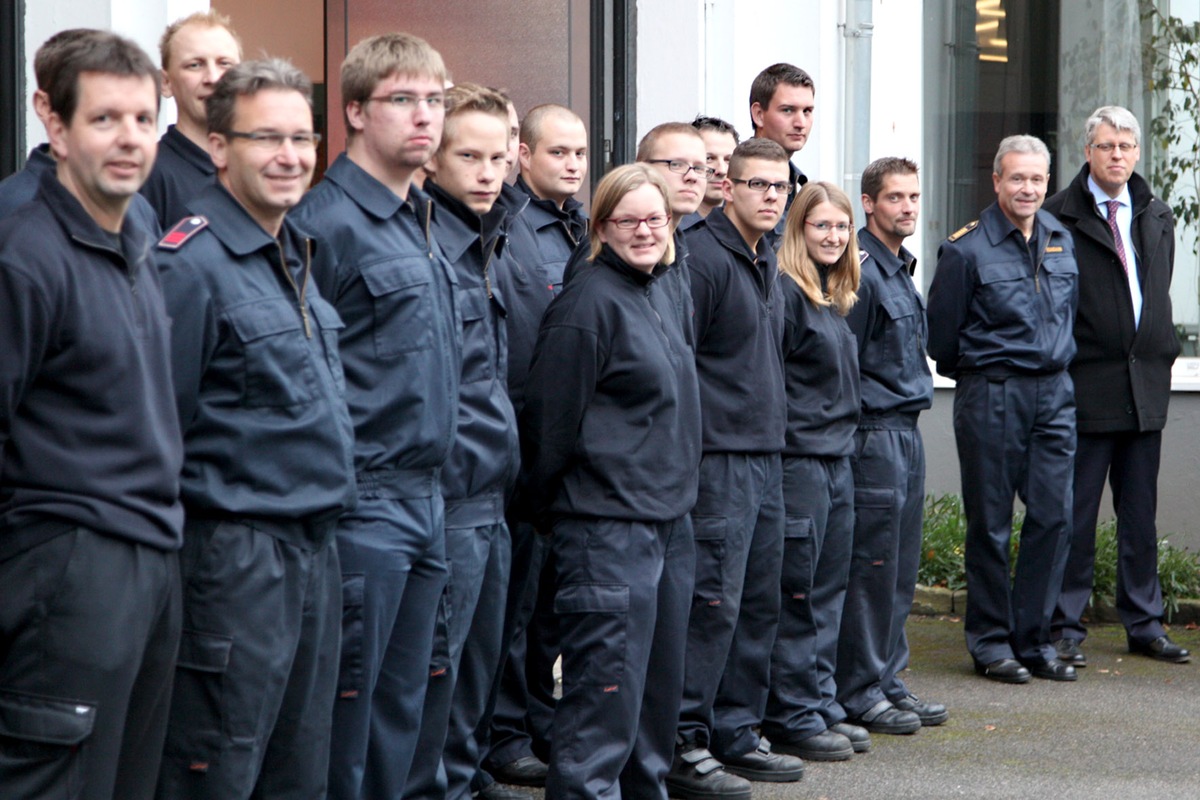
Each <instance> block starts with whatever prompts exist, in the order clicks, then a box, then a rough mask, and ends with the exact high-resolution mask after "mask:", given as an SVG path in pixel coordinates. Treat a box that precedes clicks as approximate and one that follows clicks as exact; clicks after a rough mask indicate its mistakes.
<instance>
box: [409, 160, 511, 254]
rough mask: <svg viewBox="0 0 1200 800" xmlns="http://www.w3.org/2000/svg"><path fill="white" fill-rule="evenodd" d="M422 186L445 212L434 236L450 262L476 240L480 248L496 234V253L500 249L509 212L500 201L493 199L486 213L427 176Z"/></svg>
mask: <svg viewBox="0 0 1200 800" xmlns="http://www.w3.org/2000/svg"><path fill="white" fill-rule="evenodd" d="M425 187H426V191H427V192H428V193H429V197H430V198H431V199H432V200H433V202H434V205H435V206H441V207H442V209H443V210H444V211H446V212H448V213H445V214H443V215H442V217H441V218H440V226H439V229H438V237H437V239H438V244H439V245H441V247H442V252H443V253H445V254H446V257H447V258H448V259H450V261H451V262H457V261H458V260H459V259H460V258H462V256H463V254H464V253H466V252H467V250H469V249H470V247H471V245H473V244H475V243H476V242H478V243H479V246H480V249H481V250H482V249H483V248H484V245H485V244H486V243H488V242H490V241H492V239H494V238H499V241H498V242H497V243H496V253H497V254H500V253H501V252H502V251H503V249H504V242H505V236H504V224H505V222H506V220H507V219H508V212H507V211H506V210H505V208H504V206H503V205H501V204H500V203H495V204H494V205H493V206H492V208H491V210H490V211H488V213H486V214H476V213H475V212H474V211H472V210H471V209H470V208H468V207H467V206H466V204H465V203H463V202H462V201H460V200H458V198H455V197H451V196H450V195H449V194H447V193H446V191H445V190H444V189H442V187H440V186H438V185H437V182H436V181H434V180H427V181H426V182H425Z"/></svg>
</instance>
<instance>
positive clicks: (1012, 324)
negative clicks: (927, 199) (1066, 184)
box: [927, 203, 1079, 378]
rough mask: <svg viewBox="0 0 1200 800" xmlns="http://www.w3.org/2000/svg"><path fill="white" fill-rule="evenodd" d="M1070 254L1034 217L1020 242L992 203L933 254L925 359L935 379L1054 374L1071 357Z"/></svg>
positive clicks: (1073, 281) (1061, 231)
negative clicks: (1028, 235)
mask: <svg viewBox="0 0 1200 800" xmlns="http://www.w3.org/2000/svg"><path fill="white" fill-rule="evenodd" d="M1078 278H1079V271H1078V269H1077V268H1076V266H1075V247H1074V245H1073V244H1072V241H1071V234H1069V233H1068V232H1067V230H1066V228H1064V227H1063V226H1062V225H1061V224H1060V223H1059V221H1058V220H1056V219H1055V218H1054V217H1053V216H1051V215H1050V214H1048V213H1047V212H1045V211H1038V213H1037V219H1036V221H1035V225H1034V235H1033V237H1032V238H1031V239H1030V240H1029V242H1026V241H1025V236H1024V235H1023V234H1022V233H1021V232H1020V231H1019V230H1017V229H1016V227H1015V226H1014V225H1013V224H1012V223H1011V222H1009V220H1008V218H1007V217H1005V216H1004V212H1002V211H1001V210H1000V207H999V206H998V205H996V204H995V203H992V204H991V205H990V206H988V207H987V208H985V209H984V210H983V213H982V214H980V215H979V221H978V224H977V225H976V224H974V223H972V224H970V225H967V226H966V227H964V228H963V229H962V230H960V231H958V232H957V233H955V234H953V235H952V236H951V237H950V238H949V239H947V240H946V241H945V242H944V243H943V244H942V246H941V247H940V248H938V265H937V272H936V273H935V274H934V276H933V283H932V284H930V286H929V305H928V311H927V316H928V319H929V355H931V356H932V357H933V359H934V361H936V362H937V370H938V373H939V374H941V375H946V376H948V377H951V378H953V377H956V376H957V375H959V374H961V373H965V372H982V373H985V374H987V375H997V376H1005V375H1011V374H1047V373H1053V372H1059V371H1061V370H1064V369H1066V368H1067V365H1068V364H1070V363H1071V357H1072V356H1074V355H1075V339H1074V338H1072V335H1071V329H1072V326H1073V323H1074V321H1075V306H1076V303H1077V301H1078V297H1079V287H1078Z"/></svg>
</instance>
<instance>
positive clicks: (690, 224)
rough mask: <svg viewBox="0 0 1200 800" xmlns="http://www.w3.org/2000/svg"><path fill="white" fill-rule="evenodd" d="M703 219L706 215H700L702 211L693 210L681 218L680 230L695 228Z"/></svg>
mask: <svg viewBox="0 0 1200 800" xmlns="http://www.w3.org/2000/svg"><path fill="white" fill-rule="evenodd" d="M703 221H704V217H702V216H700V212H699V211H693V212H692V213H690V214H685V215H684V216H683V219H681V220H679V230H681V231H686V230H687V229H688V228H694V227H695V226H696V225H698V224H699V223H701V222H703Z"/></svg>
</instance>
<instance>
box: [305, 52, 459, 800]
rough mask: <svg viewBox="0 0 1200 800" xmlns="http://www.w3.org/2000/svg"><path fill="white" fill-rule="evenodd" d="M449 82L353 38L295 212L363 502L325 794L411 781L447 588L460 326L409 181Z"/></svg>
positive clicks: (436, 134) (393, 790) (423, 204)
mask: <svg viewBox="0 0 1200 800" xmlns="http://www.w3.org/2000/svg"><path fill="white" fill-rule="evenodd" d="M445 79H446V67H445V65H444V63H443V61H442V57H441V55H440V54H439V53H438V52H437V51H436V50H434V49H433V48H432V47H430V46H429V44H428V43H427V42H426V41H425V40H424V39H421V38H418V37H416V36H412V35H410V34H406V33H390V34H384V35H380V36H373V37H370V38H367V39H364V40H363V41H361V42H359V43H358V44H356V45H355V46H354V47H353V48H352V49H351V50H350V53H349V54H348V55H347V56H346V60H345V62H343V64H342V69H341V86H342V100H343V102H344V104H345V105H344V107H343V114H344V116H345V121H346V130H347V133H348V136H349V139H348V141H347V145H346V152H345V153H342V154H341V155H339V156H338V158H337V160H335V161H334V162H333V164H332V165H330V167H329V169H328V170H327V171H326V172H325V177H324V180H322V181H321V183H320V184H318V185H317V186H316V187H315V188H314V189H313V190H312V191H311V192H309V193H308V195H307V196H306V197H305V198H304V201H303V202H302V203H301V204H300V205H299V207H298V208H296V210H295V211H294V212H292V213H293V217H294V219H296V221H297V222H299V223H301V224H304V225H306V226H307V227H310V228H312V229H313V230H315V231H317V232H318V233H320V234H321V235H322V236H323V237H324V238H325V239H326V241H327V242H328V243H329V246H330V248H331V249H332V251H333V253H334V255H335V257H336V263H337V268H336V269H332V268H330V269H319V270H317V271H316V272H315V273H314V275H313V279H314V280H315V281H316V283H317V285H318V286H319V287H320V289H321V293H322V294H323V295H324V296H326V297H329V298H331V300H332V302H333V303H334V305H335V306H336V307H337V310H338V313H339V314H340V315H341V317H342V320H343V321H344V322H345V323H346V327H345V328H344V329H343V330H342V331H341V335H340V337H339V346H340V350H341V355H342V363H343V364H344V365H345V371H346V396H347V400H348V405H349V407H350V417H351V419H352V420H353V422H354V433H355V453H354V469H355V473H356V475H357V478H358V507H357V508H356V509H355V510H354V511H352V512H350V513H347V514H344V515H343V516H342V518H341V520H339V521H338V529H337V545H338V555H339V557H340V559H341V565H342V586H343V604H344V606H345V612H344V614H345V616H344V620H345V630H344V632H343V636H342V668H341V674H340V676H339V678H338V692H337V701H336V702H335V704H334V711H333V729H334V736H333V744H332V752H331V754H330V762H329V797H330V798H331V800H358V798H360V797H392V798H394V797H399V796H400V793H401V792H402V791H403V790H404V785H405V783H406V782H407V780H408V774H409V770H410V767H411V765H412V763H413V758H414V754H415V753H416V751H417V730H418V727H419V724H420V714H421V705H422V703H423V701H424V697H425V688H426V683H427V681H428V680H429V661H430V655H431V653H432V648H433V632H434V627H435V625H436V620H437V614H438V606H439V602H440V599H441V596H442V588H443V587H444V586H445V583H446V575H447V572H446V545H445V530H444V522H443V515H444V511H443V501H442V489H441V484H440V482H439V474H440V471H441V468H442V465H443V464H444V463H445V461H446V457H447V456H448V455H449V453H450V447H451V445H452V443H453V441H454V431H455V427H456V424H457V423H456V415H457V408H458V386H459V373H460V371H461V369H462V333H461V331H460V330H459V324H458V316H459V310H458V301H457V292H456V290H455V286H456V279H455V278H454V275H453V269H452V268H451V266H450V264H449V262H447V261H446V259H445V257H444V255H443V254H442V250H441V248H439V247H438V244H437V241H436V239H435V238H434V237H433V235H432V232H431V227H432V220H433V216H434V208H433V203H432V201H430V199H429V196H428V195H426V194H425V193H424V192H422V191H421V190H420V189H418V188H417V187H416V186H414V185H413V183H412V177H413V173H414V172H415V171H416V170H417V169H419V168H420V167H421V165H423V164H424V163H425V162H426V161H428V160H429V157H430V156H431V155H433V152H434V151H435V150H436V149H437V147H438V144H439V143H440V142H441V140H442V122H443V118H444V116H445V112H444V108H443V105H444V103H443V99H444V93H443V86H444V85H445ZM329 266H330V267H332V263H331V264H330V265H329Z"/></svg>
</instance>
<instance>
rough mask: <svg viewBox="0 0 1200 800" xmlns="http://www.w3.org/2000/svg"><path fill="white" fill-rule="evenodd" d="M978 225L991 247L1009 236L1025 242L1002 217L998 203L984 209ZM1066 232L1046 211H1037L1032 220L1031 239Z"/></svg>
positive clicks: (1019, 233)
mask: <svg viewBox="0 0 1200 800" xmlns="http://www.w3.org/2000/svg"><path fill="white" fill-rule="evenodd" d="M979 224H980V225H981V226H982V227H983V230H984V233H986V234H987V237H988V241H989V242H991V243H992V244H993V245H997V244H999V243H1000V242H1001V241H1002V240H1004V239H1006V238H1008V237H1009V236H1013V235H1015V236H1018V237H1019V238H1020V239H1021V241H1022V242H1024V241H1025V234H1023V233H1021V231H1019V230H1017V226H1016V225H1013V224H1012V222H1011V221H1010V220H1009V218H1008V217H1006V216H1004V212H1003V211H1002V210H1001V209H1000V205H999V204H998V203H992V204H991V205H990V206H988V207H987V208H985V209H984V210H983V212H982V213H981V214H980V215H979ZM1065 231H1066V229H1065V228H1063V226H1062V224H1061V223H1060V222H1059V221H1058V220H1056V219H1055V218H1054V217H1053V216H1052V215H1051V214H1050V212H1048V211H1044V210H1043V209H1040V208H1039V209H1038V212H1037V216H1035V217H1034V220H1033V237H1031V239H1032V238H1036V239H1040V238H1041V237H1042V236H1044V235H1048V234H1050V233H1064V232H1065Z"/></svg>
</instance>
